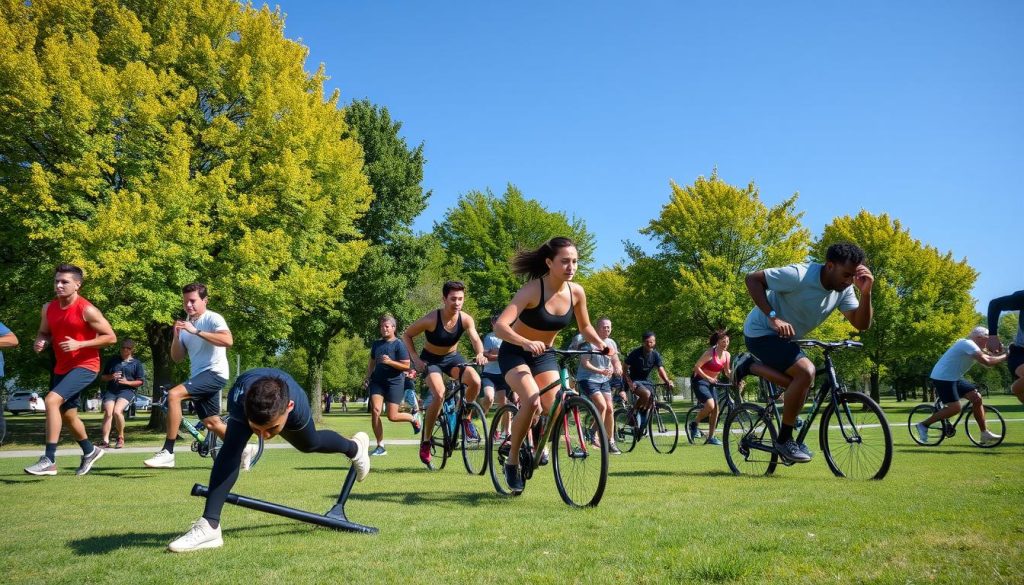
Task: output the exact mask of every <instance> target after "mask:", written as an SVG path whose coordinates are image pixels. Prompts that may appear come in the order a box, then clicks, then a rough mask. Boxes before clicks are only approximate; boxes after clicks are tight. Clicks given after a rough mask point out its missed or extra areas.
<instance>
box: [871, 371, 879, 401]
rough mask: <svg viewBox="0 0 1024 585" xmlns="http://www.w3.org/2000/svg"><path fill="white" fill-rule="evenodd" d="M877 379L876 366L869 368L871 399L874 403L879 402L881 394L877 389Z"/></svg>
mask: <svg viewBox="0 0 1024 585" xmlns="http://www.w3.org/2000/svg"><path fill="white" fill-rule="evenodd" d="M878 378H879V372H878V366H877V365H873V366H872V367H871V399H872V400H874V401H875V402H879V401H880V400H881V392H880V391H879V388H878Z"/></svg>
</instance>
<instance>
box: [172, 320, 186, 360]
mask: <svg viewBox="0 0 1024 585" xmlns="http://www.w3.org/2000/svg"><path fill="white" fill-rule="evenodd" d="M184 323H185V322H184V321H180V320H178V321H175V322H174V334H173V337H172V338H171V360H172V361H173V362H174V363H179V362H181V360H183V359H185V344H184V342H182V340H181V328H182V325H183V324H184Z"/></svg>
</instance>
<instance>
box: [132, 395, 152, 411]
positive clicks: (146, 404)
mask: <svg viewBox="0 0 1024 585" xmlns="http://www.w3.org/2000/svg"><path fill="white" fill-rule="evenodd" d="M152 407H153V399H152V398H150V397H149V396H144V395H142V394H136V395H135V410H149V409H150V408H152Z"/></svg>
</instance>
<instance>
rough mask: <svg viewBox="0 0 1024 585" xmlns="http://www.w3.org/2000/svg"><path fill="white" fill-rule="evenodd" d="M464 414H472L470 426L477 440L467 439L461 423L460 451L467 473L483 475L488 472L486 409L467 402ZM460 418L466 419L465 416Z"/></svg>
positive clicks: (459, 432) (459, 434) (464, 404)
mask: <svg viewBox="0 0 1024 585" xmlns="http://www.w3.org/2000/svg"><path fill="white" fill-rule="evenodd" d="M462 410H463V414H465V411H466V410H469V411H471V412H470V420H471V422H470V424H471V425H472V426H473V430H474V431H475V432H476V439H470V438H467V437H466V433H465V431H464V428H465V427H464V426H463V425H464V424H465V423H463V422H460V424H459V430H457V431H456V432H457V433H458V440H457V442H458V443H459V450H460V451H462V463H463V464H464V465H465V466H466V473H469V474H470V475H483V474H484V473H486V472H487V419H486V418H485V416H486V415H484V409H483V407H481V406H480V405H479V404H477V403H476V402H465V403H463V405H462ZM459 418H462V419H463V420H464V419H465V417H464V416H461V417H459Z"/></svg>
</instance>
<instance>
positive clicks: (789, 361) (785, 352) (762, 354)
mask: <svg viewBox="0 0 1024 585" xmlns="http://www.w3.org/2000/svg"><path fill="white" fill-rule="evenodd" d="M743 339H745V340H746V342H747V350H749V351H750V353H752V354H753V355H754V357H756V358H757V359H758V360H760V362H761V363H762V364H764V365H766V366H768V367H769V368H771V369H773V370H776V371H778V372H779V373H780V374H785V373H786V370H788V369H789V368H790V367H791V366H792V365H793V364H795V363H796V362H797V361H799V360H800V358H804V357H807V356H806V355H804V352H803V350H801V349H800V346H799V345H797V344H795V343H793V342H792V341H786V340H785V339H783V338H781V337H779V336H778V335H765V336H763V337H747V336H744V337H743Z"/></svg>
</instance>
